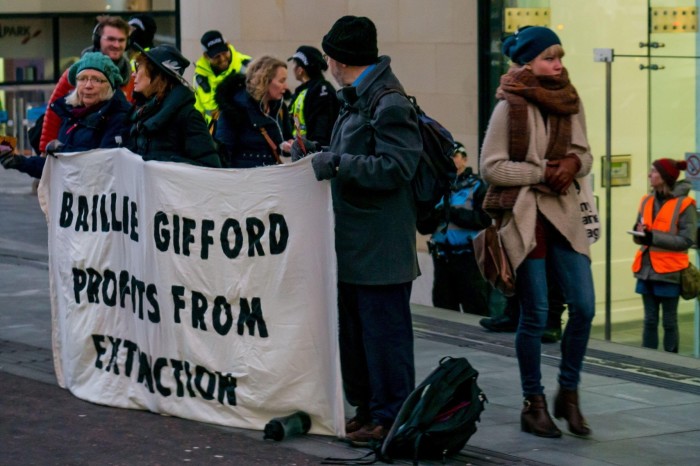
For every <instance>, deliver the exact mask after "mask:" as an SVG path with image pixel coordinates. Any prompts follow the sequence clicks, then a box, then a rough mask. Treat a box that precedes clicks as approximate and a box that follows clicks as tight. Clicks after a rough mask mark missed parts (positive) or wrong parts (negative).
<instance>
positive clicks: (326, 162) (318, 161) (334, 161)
mask: <svg viewBox="0 0 700 466" xmlns="http://www.w3.org/2000/svg"><path fill="white" fill-rule="evenodd" d="M338 164H340V155H338V154H334V153H333V152H317V153H316V154H315V155H314V156H313V158H312V159H311V166H312V167H313V168H314V173H315V174H316V179H317V180H318V181H321V180H330V179H331V178H333V177H334V176H335V175H336V174H337V173H338Z"/></svg>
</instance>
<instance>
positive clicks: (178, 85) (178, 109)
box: [128, 45, 221, 167]
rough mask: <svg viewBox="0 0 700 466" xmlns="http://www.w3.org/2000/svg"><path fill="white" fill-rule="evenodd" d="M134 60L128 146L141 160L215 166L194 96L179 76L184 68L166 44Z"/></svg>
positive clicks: (186, 62) (215, 155)
mask: <svg viewBox="0 0 700 466" xmlns="http://www.w3.org/2000/svg"><path fill="white" fill-rule="evenodd" d="M136 47H137V49H140V52H141V53H140V54H139V55H138V56H137V57H136V71H135V72H134V92H135V96H136V98H137V100H136V107H135V108H134V110H133V111H132V113H131V117H130V118H131V120H130V121H131V131H130V133H129V144H128V147H129V148H130V149H131V150H132V151H133V152H135V153H137V154H139V155H141V156H142V157H143V159H144V160H159V161H170V162H184V163H189V164H193V165H204V166H208V167H221V161H220V159H219V155H218V153H217V152H216V148H215V147H214V142H213V141H212V139H211V136H210V135H209V131H208V130H207V126H206V124H205V123H204V118H203V117H202V114H201V113H199V112H198V111H197V110H196V109H195V108H194V93H193V92H192V90H191V89H190V86H189V84H188V83H187V81H185V79H184V78H183V77H182V74H183V73H184V71H185V68H187V67H188V66H189V64H190V62H189V60H187V59H186V58H185V57H183V56H182V54H181V53H180V51H179V50H177V49H176V48H175V47H173V46H171V45H159V46H158V47H153V48H152V49H150V50H148V51H145V50H143V49H142V48H140V47H139V46H138V45H136Z"/></svg>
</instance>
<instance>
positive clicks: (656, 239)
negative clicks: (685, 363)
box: [632, 159, 697, 353]
mask: <svg viewBox="0 0 700 466" xmlns="http://www.w3.org/2000/svg"><path fill="white" fill-rule="evenodd" d="M686 167H687V164H686V162H685V160H672V159H657V160H655V161H654V162H653V163H652V164H651V169H650V170H649V185H650V186H651V188H652V192H651V194H645V195H644V196H642V200H641V202H640V203H639V212H638V214H637V222H636V224H635V230H636V231H638V232H639V233H640V234H643V235H642V236H634V237H633V239H634V242H635V243H637V244H639V245H640V247H639V250H638V251H637V254H636V255H635V258H634V263H633V264H632V271H633V272H634V276H635V277H636V278H637V286H636V292H637V293H639V294H641V295H642V302H643V303H644V331H643V334H642V346H644V347H645V348H653V349H657V348H658V347H659V309H661V310H662V311H663V319H662V325H663V328H664V338H663V348H664V351H668V352H669V353H677V352H678V342H679V338H678V300H679V297H680V294H681V285H680V283H681V271H682V270H683V269H685V268H686V267H688V264H689V262H690V261H689V258H688V248H690V247H692V246H693V244H694V243H695V240H696V232H697V213H696V207H695V201H694V200H693V199H692V198H691V197H688V192H689V191H690V183H677V182H676V181H677V180H678V176H679V174H680V171H681V170H685V169H686Z"/></svg>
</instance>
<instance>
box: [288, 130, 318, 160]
mask: <svg viewBox="0 0 700 466" xmlns="http://www.w3.org/2000/svg"><path fill="white" fill-rule="evenodd" d="M301 142H302V144H304V148H305V149H306V152H304V150H302V148H301V145H300V144H299V139H295V140H294V142H293V143H292V150H291V152H290V153H291V154H292V162H296V161H297V160H299V159H303V158H304V157H306V156H307V155H308V154H313V153H314V152H318V151H319V149H320V148H321V147H320V145H319V144H318V143H317V142H314V141H310V140H308V139H306V138H305V137H304V136H302V137H301Z"/></svg>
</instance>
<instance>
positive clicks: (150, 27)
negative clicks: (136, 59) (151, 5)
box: [129, 13, 158, 49]
mask: <svg viewBox="0 0 700 466" xmlns="http://www.w3.org/2000/svg"><path fill="white" fill-rule="evenodd" d="M129 26H133V27H134V30H133V31H132V32H131V34H130V35H129V41H130V42H131V43H132V44H133V43H136V44H139V45H140V46H141V47H142V48H144V49H146V48H151V47H153V38H154V37H155V35H156V31H157V30H158V26H157V25H156V21H155V20H154V19H153V17H152V16H151V15H147V14H141V13H139V14H136V15H134V16H132V17H131V18H130V19H129Z"/></svg>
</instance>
